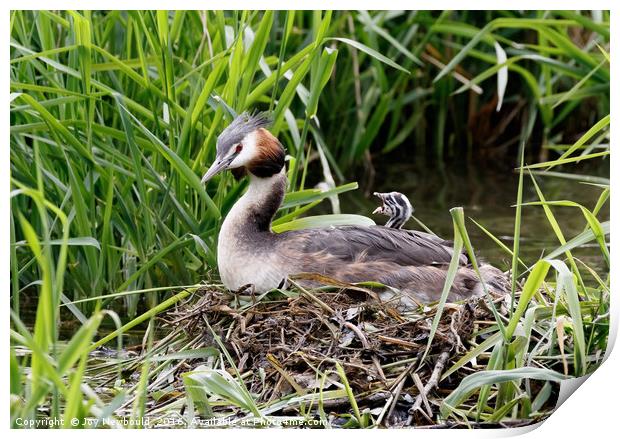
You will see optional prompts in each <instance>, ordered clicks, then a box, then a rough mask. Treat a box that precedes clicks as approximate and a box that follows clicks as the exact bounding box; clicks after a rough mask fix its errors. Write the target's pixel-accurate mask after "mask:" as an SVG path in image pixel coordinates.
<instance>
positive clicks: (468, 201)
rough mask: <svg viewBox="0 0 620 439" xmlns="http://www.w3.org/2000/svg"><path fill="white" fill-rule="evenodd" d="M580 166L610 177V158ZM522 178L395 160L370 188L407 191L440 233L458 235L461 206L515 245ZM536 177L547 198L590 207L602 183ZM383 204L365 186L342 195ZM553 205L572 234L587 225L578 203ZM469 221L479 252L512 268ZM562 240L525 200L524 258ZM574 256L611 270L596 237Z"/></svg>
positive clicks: (365, 209)
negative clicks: (455, 217)
mask: <svg viewBox="0 0 620 439" xmlns="http://www.w3.org/2000/svg"><path fill="white" fill-rule="evenodd" d="M580 168H582V169H578V170H577V169H575V168H573V169H571V170H570V172H576V173H579V174H588V175H597V176H600V177H606V178H608V177H609V165H608V162H604V163H603V164H602V165H601V166H598V167H597V168H595V169H592V167H590V168H584V167H583V166H580ZM378 171H379V170H378ZM378 174H380V173H379V172H378ZM518 179H519V176H518V174H516V173H510V172H504V173H497V172H492V171H489V170H487V169H476V168H471V167H470V168H463V167H454V169H452V168H450V169H448V168H446V169H445V170H444V172H439V171H437V170H436V169H430V168H423V167H416V166H415V165H411V164H390V166H389V172H388V173H385V174H384V175H383V176H382V177H381V178H379V177H378V178H377V182H376V184H375V186H374V187H373V188H372V189H371V191H370V193H372V192H373V191H379V192H388V191H392V190H396V191H399V192H403V193H404V194H405V195H407V196H408V197H409V200H410V201H411V203H412V204H413V206H414V208H415V212H414V215H415V216H416V218H418V219H419V220H421V221H422V222H423V223H424V224H426V226H427V227H429V228H430V229H431V230H433V232H435V233H436V234H437V235H439V236H441V237H444V238H447V239H451V238H452V236H453V229H452V219H451V216H450V213H449V209H450V208H452V207H455V206H462V207H463V209H464V211H465V217H466V218H473V219H474V220H476V221H477V222H478V223H480V224H481V225H483V226H484V227H485V228H486V229H487V230H489V231H490V232H491V233H493V234H494V235H495V236H497V237H499V238H500V239H501V240H502V241H503V242H504V243H505V244H506V245H507V246H508V247H509V248H512V246H513V234H514V214H515V209H514V207H511V206H512V205H514V204H515V202H516V197H517V185H518ZM536 181H537V182H538V184H539V186H540V188H541V190H542V192H543V194H544V195H545V197H546V199H547V200H548V201H552V200H553V201H557V200H572V201H575V202H577V203H580V204H583V205H584V206H585V207H587V208H588V209H590V210H591V209H593V208H594V206H595V204H596V201H597V199H598V197H599V195H600V193H601V191H602V189H601V188H600V187H597V186H593V185H589V184H583V183H580V182H578V181H574V180H567V179H562V178H557V177H542V176H536ZM524 183H525V184H524V192H523V201H524V202H528V201H538V197H537V195H536V191H535V189H534V187H533V185H532V182H531V179H530V177H529V176H527V175H526V176H524ZM378 205H379V200H378V199H377V198H376V197H374V196H372V195H370V196H368V197H367V196H365V195H364V193H363V192H362V191H361V190H358V191H354V192H349V193H347V194H343V195H342V196H341V209H342V212H343V213H345V212H346V213H360V214H363V215H366V216H370V213H371V212H372V211H373V210H374V209H375V207H377V206H378ZM552 210H553V213H554V215H555V216H556V219H557V220H558V222H559V224H560V226H561V228H562V231H563V233H564V235H565V237H566V239H567V240H569V239H570V238H572V237H574V236H576V235H578V234H579V233H581V232H582V231H583V230H584V228H585V227H586V221H585V219H584V217H583V215H582V213H581V211H580V210H579V209H576V208H570V207H554V208H552ZM372 218H373V219H374V220H375V222H377V224H383V223H384V222H385V220H386V219H387V218H386V217H384V216H381V215H374V216H372ZM598 218H599V220H600V221H601V222H602V221H606V220H608V219H609V205H608V204H606V205H605V206H604V207H603V208H602V209H601V212H600V214H599V215H598ZM466 224H467V230H468V232H469V234H470V237H471V240H472V243H473V245H474V248H475V249H476V251H477V254H478V255H480V256H482V257H483V258H484V259H486V260H487V261H489V262H491V263H493V264H496V265H497V266H498V267H499V268H501V269H504V270H506V269H508V268H509V266H510V257H509V255H507V253H505V252H504V251H502V250H501V249H500V248H499V247H498V246H497V244H495V243H494V242H493V241H492V240H491V239H490V238H489V237H487V236H486V235H485V233H484V232H483V231H482V230H480V229H479V228H478V227H477V226H476V225H475V224H474V223H473V222H471V221H467V223H466ZM405 228H412V229H420V228H419V226H418V225H417V224H416V222H415V221H414V220H410V221H409V222H408V223H407V224H406V226H405ZM559 245H560V244H559V242H558V240H557V238H556V236H555V234H554V232H553V230H552V228H551V226H550V225H549V223H548V221H547V219H546V217H545V213H544V211H543V209H542V207H541V206H524V207H523V210H522V223H521V241H520V254H521V258H522V259H523V260H524V262H525V263H526V264H531V263H533V262H534V261H536V260H537V259H538V258H539V257H540V256H541V255H542V254H547V253H549V252H550V251H552V250H554V249H555V248H557V247H558V246H559ZM575 256H576V257H578V258H580V259H581V260H582V261H583V262H585V263H586V264H588V265H590V266H592V267H594V268H596V269H597V271H599V270H605V271H606V268H605V265H604V261H603V259H602V258H601V256H600V250H599V249H598V247H597V245H596V244H595V243H591V244H589V245H586V246H585V247H583V248H580V249H578V250H577V251H576V252H575Z"/></svg>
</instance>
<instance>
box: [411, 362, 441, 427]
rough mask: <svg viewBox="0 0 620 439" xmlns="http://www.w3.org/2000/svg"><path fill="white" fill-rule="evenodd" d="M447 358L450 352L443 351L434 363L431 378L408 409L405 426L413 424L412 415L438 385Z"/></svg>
mask: <svg viewBox="0 0 620 439" xmlns="http://www.w3.org/2000/svg"><path fill="white" fill-rule="evenodd" d="M448 358H450V352H449V351H447V350H446V351H443V352H442V353H441V354H440V355H439V358H438V359H437V363H435V368H434V369H433V373H432V374H431V377H430V378H429V379H428V382H427V383H426V385H425V386H424V388H423V389H422V391H421V392H420V394H419V395H418V396H417V397H416V399H415V401H414V402H413V405H412V406H411V408H409V417H408V418H407V425H411V424H412V423H413V415H414V414H415V413H416V412H417V411H420V408H421V407H422V402H423V401H424V400H425V399H426V397H427V396H428V395H429V394H430V393H431V390H433V389H434V388H435V387H436V386H437V384H439V377H440V376H441V372H442V371H443V369H444V367H445V366H446V362H447V361H448ZM427 404H428V400H427ZM431 414H432V413H431Z"/></svg>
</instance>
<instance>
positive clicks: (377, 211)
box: [372, 192, 385, 215]
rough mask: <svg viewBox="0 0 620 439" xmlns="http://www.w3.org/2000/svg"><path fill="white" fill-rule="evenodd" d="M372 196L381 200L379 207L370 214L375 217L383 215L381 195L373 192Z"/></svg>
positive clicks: (383, 206) (383, 204)
mask: <svg viewBox="0 0 620 439" xmlns="http://www.w3.org/2000/svg"><path fill="white" fill-rule="evenodd" d="M373 195H374V196H376V197H378V198H379V199H380V200H381V206H379V207H377V208H376V209H375V210H373V212H372V214H373V215H376V214H383V213H384V210H383V209H384V208H385V202H384V199H383V194H382V193H380V192H373Z"/></svg>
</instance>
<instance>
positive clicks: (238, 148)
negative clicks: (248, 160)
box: [235, 143, 243, 154]
mask: <svg viewBox="0 0 620 439" xmlns="http://www.w3.org/2000/svg"><path fill="white" fill-rule="evenodd" d="M241 150H243V145H242V144H241V143H240V144H239V145H237V147H236V148H235V154H239V153H240V152H241Z"/></svg>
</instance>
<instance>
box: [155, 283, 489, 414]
mask: <svg viewBox="0 0 620 439" xmlns="http://www.w3.org/2000/svg"><path fill="white" fill-rule="evenodd" d="M299 290H300V292H299V293H298V294H295V295H293V296H288V297H287V296H284V295H281V294H279V293H272V295H271V296H267V297H262V298H261V300H257V299H256V298H255V297H254V296H249V297H247V296H246V297H243V296H241V297H240V296H238V295H232V294H231V293H228V292H225V291H221V290H217V289H212V288H204V289H202V290H199V291H198V292H197V293H196V294H195V295H194V296H193V299H191V300H189V301H188V302H186V303H184V304H181V305H179V306H178V307H177V308H176V309H174V310H172V311H170V312H169V313H168V314H166V315H165V316H164V317H163V319H164V322H165V324H166V325H169V326H171V327H173V328H175V329H177V330H179V329H181V330H182V331H183V332H185V333H187V334H190V335H197V334H201V336H200V337H199V340H200V341H199V343H198V344H197V345H196V346H195V347H200V346H215V345H216V343H215V341H214V339H213V338H214V334H217V335H218V336H219V338H220V340H221V341H222V343H223V345H224V347H225V348H226V349H227V351H228V352H229V354H230V356H231V357H232V359H233V361H234V362H235V363H236V364H235V366H236V368H237V369H238V370H239V372H240V373H241V374H244V373H246V375H245V376H246V378H245V384H246V386H247V387H248V389H249V390H250V392H251V393H252V394H253V395H255V396H256V398H257V402H259V403H268V402H270V401H274V400H276V399H278V398H282V397H283V396H286V395H290V394H295V393H300V392H309V391H318V388H319V387H322V388H323V389H329V388H330V386H332V388H334V387H333V386H336V385H337V382H339V377H338V375H336V374H335V372H334V370H335V364H336V363H339V365H340V366H342V368H343V370H344V371H345V373H346V378H347V380H348V384H349V385H350V387H351V389H352V390H353V393H354V394H355V396H356V400H357V402H358V404H360V406H361V408H363V409H365V410H370V411H371V412H372V413H373V414H379V416H380V417H381V420H382V423H383V424H384V425H389V426H406V425H412V424H415V425H433V424H435V422H436V419H434V418H436V414H437V412H438V407H439V402H440V401H439V399H438V398H437V399H434V398H433V397H432V395H433V394H437V393H439V394H443V396H445V394H446V393H447V392H449V391H450V390H451V389H453V388H454V387H456V385H457V384H458V378H454V379H453V378H451V377H448V378H447V379H446V380H443V381H442V382H441V389H438V388H437V387H438V383H439V381H440V380H439V378H440V376H441V373H442V372H443V371H444V369H446V367H447V366H448V364H449V360H450V359H451V358H452V357H453V356H455V355H456V354H457V353H459V352H462V351H464V345H463V340H467V339H469V337H470V336H471V335H472V332H473V331H474V328H475V327H476V325H477V324H478V323H477V322H479V321H484V320H492V316H491V313H490V312H489V310H488V308H487V307H486V306H485V304H484V303H483V301H482V300H481V299H472V300H471V301H468V302H465V303H461V304H446V306H445V307H444V309H443V312H442V315H441V319H440V321H439V325H438V326H437V329H436V332H435V334H434V336H433V340H432V342H431V344H430V348H429V349H428V351H427V352H425V351H426V349H427V346H428V342H429V336H430V334H431V328H432V323H433V320H434V318H435V315H436V310H437V307H436V306H432V307H420V309H418V310H416V311H414V312H409V313H402V312H400V311H398V309H397V307H395V306H393V305H392V304H390V303H382V302H381V301H380V299H379V298H378V297H377V295H376V294H375V293H374V292H372V291H371V290H367V289H364V288H357V287H354V288H345V287H342V288H338V289H336V290H333V289H332V290H331V291H321V292H319V293H317V292H316V290H315V291H314V292H310V291H307V290H305V289H303V288H300V289H299ZM273 294H275V296H274V295H273ZM196 297H199V299H198V300H196ZM244 300H245V301H246V302H245V304H244V305H243V304H241V302H243V301H244ZM500 300H501V299H500ZM240 301H241V302H240ZM248 371H249V372H250V373H248ZM257 371H261V373H256V372H257ZM317 371H321V372H327V373H328V375H327V377H325V376H324V377H323V379H320V378H319V374H318V373H317ZM339 406H341V407H348V406H350V401H349V400H348V399H347V398H338V399H332V400H326V401H325V402H324V409H325V410H336V409H338V407H339ZM294 410H295V408H294V407H289V408H284V409H283V410H282V414H291V413H287V412H291V411H294Z"/></svg>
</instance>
